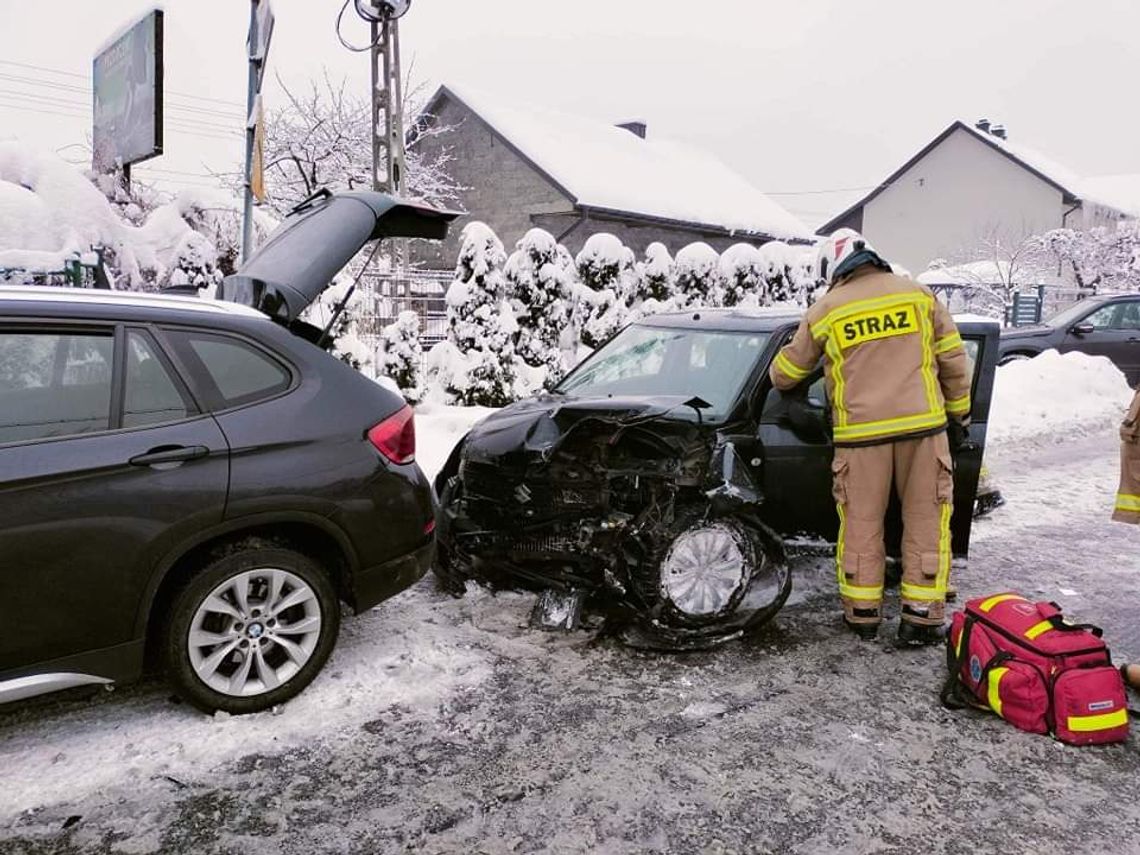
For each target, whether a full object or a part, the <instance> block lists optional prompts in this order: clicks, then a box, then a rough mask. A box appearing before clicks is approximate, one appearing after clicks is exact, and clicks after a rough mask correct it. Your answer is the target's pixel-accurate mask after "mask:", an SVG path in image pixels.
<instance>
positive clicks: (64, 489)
mask: <svg viewBox="0 0 1140 855" xmlns="http://www.w3.org/2000/svg"><path fill="white" fill-rule="evenodd" d="M450 218H451V215H449V214H445V213H442V212H436V211H433V210H431V209H424V208H419V207H416V206H414V205H409V204H405V203H401V202H397V201H396V200H394V199H392V198H390V197H386V196H382V195H380V194H372V193H362V194H345V195H341V196H331V195H322V196H320V197H317V198H314V199H312V200H309V201H308V202H307V203H306V204H305V205H304V206H302V207H300V208H299V209H298V210H297V211H296V212H295V213H294V215H293V216H291V217H290V218H289V219H288V220H286V222H285V223H284V224H283V226H282V227H281V229H280V230H279V231H278V232H276V233H275V234H274V235H273V236H272V237H271V238H270V239H269V241H268V242H267V243H266V245H265V246H263V247H262V248H261V249H260V250H259V252H258V253H257V254H256V255H255V256H254V257H253V258H252V259H250V261H249V263H248V264H246V265H245V267H243V269H242V270H241V271H240V275H239V276H235V277H231V279H230V280H227V282H226V285H225V288H224V292H223V296H224V297H226V298H228V299H227V300H218V301H213V300H200V299H198V298H197V297H192V296H187V297H174V296H157V295H138V294H122V293H118V292H112V291H84V290H73V289H53V288H2V289H0V630H2V632H0V702H3V701H8V700H14V699H18V698H23V697H29V696H31V695H35V694H40V693H43V692H48V691H53V690H56V689H61V688H67V687H70V686H77V685H83V684H99V683H111V682H120V681H126V680H131V679H133V678H136V677H138V676H139V675H140V674H141V673H142V671H143V668H144V663H146V662H147V661H148V659H153V661H155V662H157V663H160V664H161V665H163V666H164V670H165V671H166V673H167V675H168V678H169V679H170V680H171V681H172V682H173V683H174V685H175V686H176V688H177V689H178V691H179V692H180V693H181V694H182V695H183V696H184V697H185V698H187V699H188V700H189V701H191V702H192V703H194V704H196V705H197V706H199V707H202V708H204V709H208V710H214V709H221V710H226V711H229V712H251V711H255V710H259V709H264V708H266V707H269V706H271V705H273V704H277V703H280V702H281V701H283V700H285V699H287V698H289V697H292V696H293V695H294V694H296V693H297V692H299V691H300V690H301V689H302V688H304V686H305V685H307V684H308V682H309V681H310V680H312V679H313V677H314V676H315V675H316V673H317V672H318V671H319V670H320V668H321V666H322V665H323V664H324V662H325V660H326V659H327V658H328V656H329V654H330V652H331V650H332V648H333V645H334V643H335V641H336V637H337V632H338V628H339V623H340V602H341V601H343V602H345V603H347V604H348V605H349V606H350V607H351V608H352V609H354V610H355V611H356V612H360V611H362V610H365V609H368V608H371V607H372V606H374V605H376V604H377V603H379V602H381V601H382V600H384V599H386V598H387V597H390V596H392V595H393V594H395V593H397V592H399V591H401V590H403V589H404V588H406V587H407V586H408V585H410V584H412V583H413V582H415V581H416V580H417V579H419V578H420V577H421V576H422V575H423V573H424V572H425V571H426V569H427V568H428V566H429V565H430V562H431V559H432V552H433V528H434V522H433V503H432V502H433V500H432V493H431V489H430V486H429V484H428V483H427V481H426V479H425V477H424V475H423V473H422V472H421V471H420V469H419V468H418V467H417V465H416V463H415V431H414V423H413V419H412V412H411V410H410V409H409V408H408V407H407V405H406V404H405V402H404V401H403V399H402V398H400V396H398V395H396V394H394V393H392V392H390V391H387V390H385V389H384V388H382V387H380V386H378V385H377V384H375V383H373V382H372V381H370V380H368V379H366V378H365V377H363V376H362V375H360V374H358V373H357V372H356V371H354V370H352V369H351V368H349V367H348V366H347V365H345V364H343V363H342V362H340V361H338V360H337V359H335V358H334V357H332V356H331V355H329V354H328V353H326V352H325V351H324V350H322V349H320V348H318V347H316V346H314V344H313V343H311V342H310V341H307V340H306V337H308V338H320V335H319V334H316V335H315V334H314V331H313V330H312V328H310V327H307V326H305V325H304V324H302V323H301V322H300V321H299V319H298V314H299V313H300V311H301V310H302V309H303V308H304V306H305V305H307V304H308V303H309V302H311V301H312V300H313V299H315V297H316V296H317V295H318V294H319V293H320V291H321V290H322V289H323V288H324V287H325V286H326V285H327V283H328V281H329V280H330V279H331V277H332V276H333V275H334V274H335V272H336V271H337V270H339V269H340V268H341V267H342V266H343V265H344V264H345V262H347V261H348V259H349V258H351V257H352V255H354V254H355V253H356V252H357V251H358V250H359V249H360V248H361V246H362V245H364V244H365V243H366V242H367V241H369V240H371V239H376V238H381V237H386V236H392V235H398V234H408V235H413V236H419V237H437V238H438V237H443V236H444V235H445V233H446V230H447V224H448V222H449V220H450ZM239 303H246V304H247V305H239ZM268 315H271V316H272V320H271V318H270V317H269V316H268ZM275 321H276V322H275ZM298 333H300V335H299V334H298Z"/></svg>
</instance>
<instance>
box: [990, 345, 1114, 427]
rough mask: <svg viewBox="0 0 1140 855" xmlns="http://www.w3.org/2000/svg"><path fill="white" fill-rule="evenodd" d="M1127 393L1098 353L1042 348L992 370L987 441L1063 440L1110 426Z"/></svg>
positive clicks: (1110, 365) (1110, 367)
mask: <svg viewBox="0 0 1140 855" xmlns="http://www.w3.org/2000/svg"><path fill="white" fill-rule="evenodd" d="M1131 398H1132V390H1131V389H1130V388H1129V386H1128V383H1127V381H1126V380H1125V379H1124V375H1123V374H1122V373H1121V372H1120V370H1119V369H1118V368H1117V367H1116V366H1115V365H1113V364H1112V362H1111V361H1109V360H1108V359H1107V358H1106V357H1103V356H1088V355H1087V354H1084V353H1066V354H1064V355H1061V354H1060V353H1058V352H1057V351H1055V350H1047V351H1045V352H1044V353H1042V354H1041V355H1040V356H1037V357H1035V358H1033V359H1026V360H1021V361H1019V362H1012V363H1010V364H1009V365H1003V366H1002V367H1000V368H998V370H997V378H996V379H995V381H994V399H993V406H992V408H991V410H990V421H989V432H988V435H987V437H986V443H987V445H989V446H991V447H996V448H999V449H1000V448H1001V447H1003V446H1012V445H1014V444H1025V443H1028V444H1033V445H1037V444H1047V443H1054V442H1064V441H1068V440H1071V439H1074V438H1077V437H1081V436H1088V435H1089V434H1094V433H1098V432H1101V431H1105V430H1110V429H1111V428H1112V426H1113V425H1114V424H1116V423H1117V422H1118V421H1119V420H1120V419H1121V417H1122V416H1123V414H1124V411H1125V410H1126V409H1127V407H1128V402H1129V400H1131Z"/></svg>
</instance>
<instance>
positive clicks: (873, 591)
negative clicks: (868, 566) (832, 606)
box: [839, 582, 883, 603]
mask: <svg viewBox="0 0 1140 855" xmlns="http://www.w3.org/2000/svg"><path fill="white" fill-rule="evenodd" d="M839 596H841V597H846V598H847V599H849V600H866V601H869V602H874V603H877V602H879V601H880V600H882V599H883V586H882V585H879V586H878V587H877V588H859V587H856V586H855V585H848V584H847V583H846V582H840V583H839Z"/></svg>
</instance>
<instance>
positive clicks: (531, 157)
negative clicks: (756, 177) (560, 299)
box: [425, 84, 812, 240]
mask: <svg viewBox="0 0 1140 855" xmlns="http://www.w3.org/2000/svg"><path fill="white" fill-rule="evenodd" d="M443 97H447V98H450V99H452V100H454V101H456V102H458V103H460V104H461V105H463V106H465V107H466V108H467V109H468V110H470V111H471V112H472V113H474V114H475V115H476V116H477V117H478V118H479V119H480V120H482V121H483V122H484V123H485V124H486V125H487V126H488V127H489V128H490V129H491V130H492V131H493V132H494V133H495V134H497V135H498V136H499V137H501V138H502V139H503V140H504V141H506V143H507V144H508V145H510V146H511V147H512V148H514V149H515V151H516V152H517V153H518V154H520V155H521V156H522V157H523V158H524V159H526V160H527V161H529V162H530V163H531V165H533V166H534V167H535V168H536V169H538V170H539V171H540V172H542V173H543V174H544V175H546V176H547V177H548V178H549V179H550V180H551V181H552V182H553V183H554V184H556V185H557V186H558V187H559V189H560V190H561V191H562V192H563V193H565V194H566V195H567V196H568V197H570V199H571V200H572V201H573V202H575V203H576V204H577V205H578V206H579V207H582V208H586V209H592V210H597V211H599V212H609V213H621V214H632V215H637V216H644V217H650V218H655V219H660V220H668V221H672V222H677V223H683V224H694V225H701V226H711V227H714V228H716V229H723V230H725V231H728V232H743V233H748V234H759V235H767V236H770V237H774V238H780V239H783V240H788V239H793V240H795V239H801V240H811V239H812V232H811V229H809V228H808V227H807V226H805V225H804V224H803V223H802V222H801V221H800V220H798V219H797V218H796V217H795V216H793V215H792V214H790V213H789V212H788V211H786V210H785V209H784V208H782V207H781V206H780V205H779V204H777V203H776V202H773V201H772V200H771V199H769V198H768V197H767V196H765V195H764V194H763V193H761V192H760V191H759V190H757V189H756V188H755V187H753V186H752V185H751V184H750V183H749V182H748V180H747V179H745V178H743V177H742V176H741V175H740V174H739V173H737V172H735V171H733V170H732V169H730V168H729V167H728V166H726V165H725V164H724V163H722V162H721V161H720V160H718V159H717V158H716V157H714V156H712V155H711V154H709V153H708V152H705V151H701V150H700V149H697V148H694V147H692V146H690V145H687V144H685V143H681V142H675V141H671V140H664V139H657V138H656V137H654V136H653V133H652V130H650V133H649V134H648V138H646V139H642V138H641V137H639V136H638V135H637V134H634V133H632V132H630V131H628V130H624V129H622V128H619V127H616V126H614V125H611V124H607V123H605V122H601V121H598V120H596V119H590V118H585V117H581V116H574V115H569V114H566V113H560V112H555V111H552V110H548V109H545V108H539V107H526V106H519V105H511V104H508V103H506V102H504V101H502V100H500V99H499V98H498V97H497V96H494V95H489V94H486V93H481V92H479V91H477V90H473V89H469V88H467V87H455V86H452V85H450V84H449V85H446V86H442V87H440V89H439V91H438V92H436V94H435V95H434V96H433V98H432V99H431V101H430V102H429V104H428V106H427V108H426V110H425V112H428V113H431V112H432V111H433V107H434V105H435V104H436V103H437V102H438V101H439V100H440V99H441V98H443Z"/></svg>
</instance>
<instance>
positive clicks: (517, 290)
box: [504, 229, 574, 388]
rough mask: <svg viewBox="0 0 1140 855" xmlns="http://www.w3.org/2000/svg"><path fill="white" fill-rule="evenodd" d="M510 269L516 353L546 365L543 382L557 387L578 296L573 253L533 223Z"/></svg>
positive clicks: (533, 363)
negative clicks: (565, 340)
mask: <svg viewBox="0 0 1140 855" xmlns="http://www.w3.org/2000/svg"><path fill="white" fill-rule="evenodd" d="M504 272H505V276H506V280H507V292H506V293H507V299H508V300H509V301H510V303H511V308H512V309H513V310H514V313H515V317H516V318H517V319H518V322H519V333H518V340H517V342H516V353H517V355H518V357H519V359H521V360H522V361H523V362H525V363H526V364H527V365H529V366H531V367H533V368H543V369H545V371H546V374H545V376H544V380H543V385H545V386H546V387H547V388H552V387H553V386H554V384H555V383H557V382H558V381H559V380H561V379H562V375H563V374H565V373H566V366H565V363H564V358H563V350H562V338H563V336H564V334H565V332H566V329H567V327H568V326H569V325H570V316H571V301H572V300H573V296H574V268H573V263H572V261H571V259H570V256H569V253H567V252H566V250H565V248H564V247H561V246H559V244H558V242H557V241H556V240H555V239H554V237H553V235H551V234H550V233H549V232H547V231H544V230H543V229H531V230H530V231H528V232H527V233H526V234H525V235H523V237H522V239H521V240H519V242H518V244H517V248H516V249H515V251H514V252H513V253H511V257H510V258H509V259H508V260H507V265H506V269H505V271H504Z"/></svg>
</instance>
